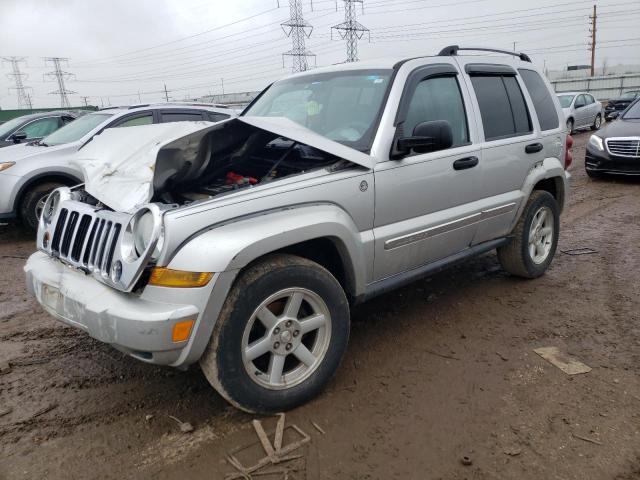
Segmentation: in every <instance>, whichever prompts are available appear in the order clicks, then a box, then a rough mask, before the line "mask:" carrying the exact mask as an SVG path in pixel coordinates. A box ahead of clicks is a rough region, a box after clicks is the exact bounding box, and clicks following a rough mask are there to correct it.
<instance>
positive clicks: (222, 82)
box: [220, 78, 224, 95]
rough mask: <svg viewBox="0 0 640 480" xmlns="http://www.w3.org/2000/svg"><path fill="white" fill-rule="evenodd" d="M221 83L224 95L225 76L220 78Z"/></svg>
mask: <svg viewBox="0 0 640 480" xmlns="http://www.w3.org/2000/svg"><path fill="white" fill-rule="evenodd" d="M220 84H221V85H222V95H224V78H221V79H220Z"/></svg>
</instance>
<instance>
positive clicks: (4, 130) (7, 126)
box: [0, 117, 24, 138]
mask: <svg viewBox="0 0 640 480" xmlns="http://www.w3.org/2000/svg"><path fill="white" fill-rule="evenodd" d="M22 122H24V119H23V118H21V117H18V118H14V119H13V120H9V121H8V122H5V123H3V124H2V125H0V138H4V136H5V135H6V134H8V133H10V132H11V131H13V129H14V128H16V127H17V126H18V125H20V124H21V123H22Z"/></svg>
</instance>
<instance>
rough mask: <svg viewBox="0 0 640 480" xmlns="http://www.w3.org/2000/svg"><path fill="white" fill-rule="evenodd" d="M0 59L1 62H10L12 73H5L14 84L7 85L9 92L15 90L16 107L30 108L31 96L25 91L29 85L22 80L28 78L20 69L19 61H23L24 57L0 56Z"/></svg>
mask: <svg viewBox="0 0 640 480" xmlns="http://www.w3.org/2000/svg"><path fill="white" fill-rule="evenodd" d="M2 60H3V62H8V63H10V64H11V70H12V73H7V77H8V78H10V79H13V81H14V83H15V84H16V86H15V87H9V92H11V90H15V91H16V95H17V96H18V107H21V108H22V107H25V108H28V109H31V97H30V96H29V94H28V93H27V90H28V89H30V88H31V87H27V86H26V85H25V84H24V83H23V81H22V80H23V79H24V80H26V79H27V78H28V75H27V74H26V73H22V72H21V71H20V63H22V62H25V58H24V57H2ZM25 63H26V62H25Z"/></svg>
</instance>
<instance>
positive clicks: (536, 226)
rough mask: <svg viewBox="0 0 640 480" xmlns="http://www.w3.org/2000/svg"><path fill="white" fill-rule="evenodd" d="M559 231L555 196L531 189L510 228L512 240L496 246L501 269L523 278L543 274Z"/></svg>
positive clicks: (558, 215) (555, 244)
mask: <svg viewBox="0 0 640 480" xmlns="http://www.w3.org/2000/svg"><path fill="white" fill-rule="evenodd" d="M559 232H560V214H559V209H558V203H557V202H556V199H555V198H554V197H553V195H551V194H550V193H549V192H546V191H543V190H534V191H533V193H532V194H531V196H530V197H529V200H528V201H527V204H526V206H525V208H524V211H523V212H522V215H521V217H520V219H519V220H518V223H517V224H516V227H515V229H514V230H513V233H512V236H513V240H512V241H511V242H510V243H509V244H507V245H505V246H504V247H500V248H498V260H499V261H500V264H501V265H502V268H504V269H505V270H506V271H507V272H509V273H510V274H512V275H516V276H518V277H523V278H537V277H539V276H541V275H543V274H544V272H545V271H546V270H547V268H549V265H551V261H552V260H553V256H554V255H555V252H556V247H557V246H558V234H559Z"/></svg>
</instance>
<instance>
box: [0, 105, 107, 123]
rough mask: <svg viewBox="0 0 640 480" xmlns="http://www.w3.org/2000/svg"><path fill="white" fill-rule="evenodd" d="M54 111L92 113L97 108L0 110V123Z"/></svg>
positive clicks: (91, 106) (90, 106)
mask: <svg viewBox="0 0 640 480" xmlns="http://www.w3.org/2000/svg"><path fill="white" fill-rule="evenodd" d="M56 110H89V111H94V110H98V107H94V106H93V105H89V106H82V107H71V108H33V109H31V110H29V109H23V110H0V123H2V122H6V121H8V120H11V119H12V118H16V117H21V116H22V115H29V114H30V113H38V112H53V111H56Z"/></svg>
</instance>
